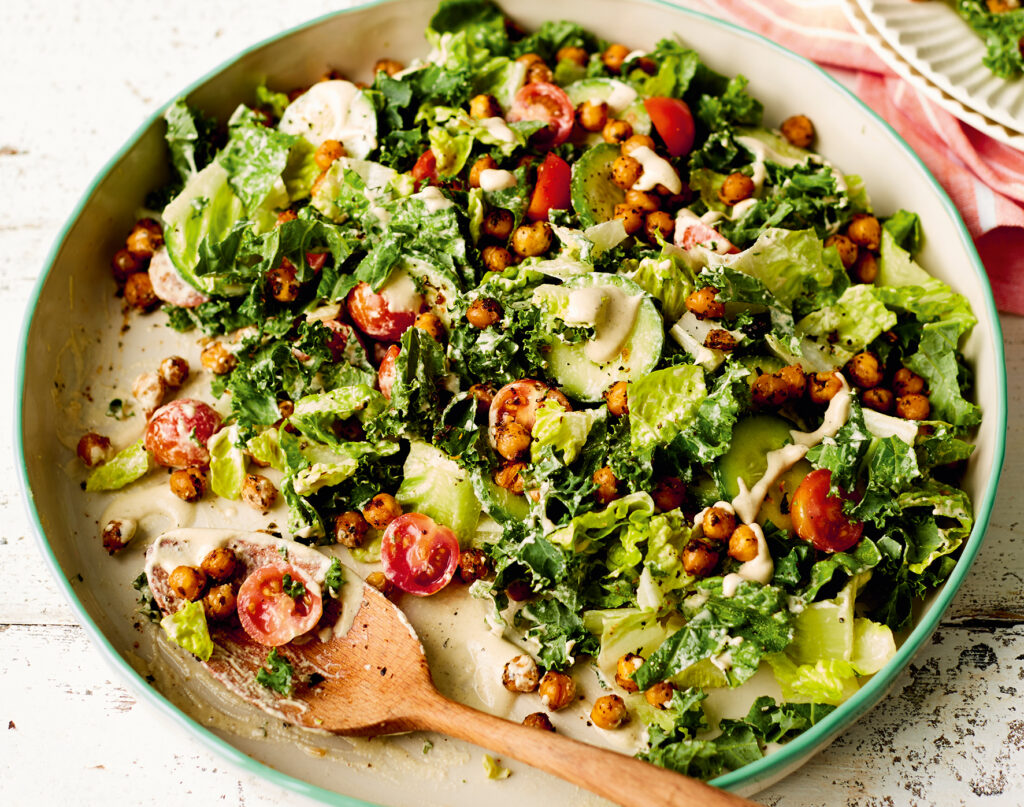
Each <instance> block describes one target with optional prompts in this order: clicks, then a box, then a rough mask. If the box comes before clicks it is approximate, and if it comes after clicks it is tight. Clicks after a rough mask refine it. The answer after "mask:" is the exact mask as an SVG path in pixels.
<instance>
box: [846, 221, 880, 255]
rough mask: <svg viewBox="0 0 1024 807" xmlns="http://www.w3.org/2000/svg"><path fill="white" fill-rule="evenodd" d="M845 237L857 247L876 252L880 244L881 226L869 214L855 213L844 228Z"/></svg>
mask: <svg viewBox="0 0 1024 807" xmlns="http://www.w3.org/2000/svg"><path fill="white" fill-rule="evenodd" d="M846 237H847V238H849V239H850V240H851V241H853V243H855V244H856V245H857V246H858V247H864V249H869V250H871V251H872V252H878V248H879V247H880V246H881V244H882V225H881V224H880V223H879V221H878V219H876V218H875V217H874V216H872V215H871V214H870V213H855V214H854V216H853V219H852V220H851V221H850V226H849V227H847V228H846Z"/></svg>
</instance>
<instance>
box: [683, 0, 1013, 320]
mask: <svg viewBox="0 0 1024 807" xmlns="http://www.w3.org/2000/svg"><path fill="white" fill-rule="evenodd" d="M677 2H679V0H677ZM681 4H684V5H687V6H690V7H692V8H695V9H697V10H699V11H704V12H707V13H709V14H712V15H714V16H717V17H721V18H723V19H727V20H730V21H732V22H735V23H739V24H740V25H743V26H745V27H747V28H750V29H752V30H754V31H757V32H759V33H761V34H763V35H765V36H766V37H768V38H769V39H771V40H773V41H775V42H777V43H779V44H780V45H783V46H784V47H787V48H789V49H790V50H793V51H795V52H797V53H799V54H801V55H802V56H806V57H807V58H809V59H812V60H814V61H815V62H818V63H819V64H821V65H823V66H825V67H827V68H828V69H829V71H830V72H833V73H835V74H837V76H838V77H840V78H843V79H845V82H844V83H847V84H851V83H852V84H853V86H854V87H855V89H856V92H857V95H858V96H859V97H860V98H861V99H862V100H863V101H865V102H866V103H867V104H868V106H870V107H871V108H872V109H874V110H875V111H876V112H878V113H879V114H880V115H881V116H882V117H883V118H885V119H886V120H887V121H888V122H889V123H890V125H892V127H893V128H894V129H896V131H898V132H899V133H900V134H901V135H902V136H903V137H904V139H906V141H907V142H908V143H909V144H910V146H911V147H912V148H913V149H914V151H916V152H917V154H918V155H919V156H920V157H921V159H922V160H924V162H925V164H926V165H927V166H928V168H929V169H930V170H931V172H932V174H934V175H935V178H936V179H938V181H939V182H940V183H941V184H942V185H943V187H944V188H945V189H946V192H947V193H949V195H950V197H951V198H952V199H953V203H954V204H955V205H956V206H957V208H958V209H959V210H960V214H961V215H962V216H963V218H964V221H965V222H966V223H967V228H968V230H969V231H970V233H971V236H972V237H973V238H974V243H975V245H976V246H977V248H978V252H979V253H980V254H981V258H982V261H983V262H984V264H985V268H986V270H987V271H988V276H989V280H990V281H991V283H992V289H993V291H994V293H995V299H996V303H997V305H998V307H999V309H1000V310H1001V311H1006V312H1010V313H1014V314H1024V153H1022V152H1020V151H1017V150H1016V149H1014V148H1011V147H1010V146H1007V145H1004V144H1002V143H1000V142H999V141H997V140H995V139H993V138H991V137H989V136H988V135H985V134H983V133H981V132H979V131H977V130H976V129H974V128H972V127H971V126H968V125H967V124H966V123H962V122H961V121H960V120H958V119H957V118H955V117H954V116H953V115H951V114H949V113H948V112H946V111H945V110H944V109H942V108H941V107H939V106H937V105H936V104H934V103H932V102H931V101H930V100H929V99H928V98H926V97H925V96H923V95H922V94H921V93H920V92H918V91H917V90H916V89H915V88H914V87H912V86H911V85H909V84H908V83H907V82H905V81H903V80H902V79H901V78H899V77H898V76H896V75H895V74H894V73H893V72H892V71H891V70H889V68H888V67H886V66H885V64H884V63H883V62H882V61H881V60H880V59H879V58H878V57H877V56H876V55H875V53H874V51H872V50H871V48H870V47H869V46H868V44H867V43H866V42H864V41H863V40H862V39H860V38H859V36H858V35H857V33H856V32H855V31H854V30H853V27H852V26H851V25H850V22H849V21H848V20H847V18H846V15H845V13H844V11H843V2H842V0H684V2H682V3H681ZM847 71H852V73H851V72H847Z"/></svg>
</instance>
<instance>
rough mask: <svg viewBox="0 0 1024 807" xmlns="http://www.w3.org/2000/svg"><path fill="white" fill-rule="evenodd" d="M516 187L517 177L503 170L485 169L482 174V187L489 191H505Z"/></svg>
mask: <svg viewBox="0 0 1024 807" xmlns="http://www.w3.org/2000/svg"><path fill="white" fill-rule="evenodd" d="M515 186H516V175H515V174H513V173H512V172H511V171H506V170H505V169H503V168H485V169H484V170H483V171H481V172H480V187H481V188H482V189H483V190H485V191H487V192H491V191H503V190H505V189H506V188H514V187H515Z"/></svg>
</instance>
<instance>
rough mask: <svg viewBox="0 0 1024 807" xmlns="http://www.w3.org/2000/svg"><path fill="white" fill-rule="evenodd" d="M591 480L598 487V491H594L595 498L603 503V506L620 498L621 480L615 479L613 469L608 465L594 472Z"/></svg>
mask: <svg viewBox="0 0 1024 807" xmlns="http://www.w3.org/2000/svg"><path fill="white" fill-rule="evenodd" d="M591 479H592V480H593V482H594V484H595V485H597V490H595V491H594V498H595V499H597V500H598V501H599V502H601V504H608V503H609V502H613V501H615V500H616V499H617V498H619V480H618V479H616V478H615V474H614V473H613V472H612V469H611V468H609V467H608V466H607V465H606V466H605V467H604V468H598V469H597V470H596V471H594V475H593V477H591Z"/></svg>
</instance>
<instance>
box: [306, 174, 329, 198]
mask: <svg viewBox="0 0 1024 807" xmlns="http://www.w3.org/2000/svg"><path fill="white" fill-rule="evenodd" d="M326 179H327V172H326V171H321V172H320V173H319V174H318V175H317V178H316V179H314V180H313V184H312V185H310V187H309V195H310V196H312V197H314V198H315V197H316V195H317V194H318V193H319V192H320V188H321V186H322V185H323V184H324V182H325V181H326Z"/></svg>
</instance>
